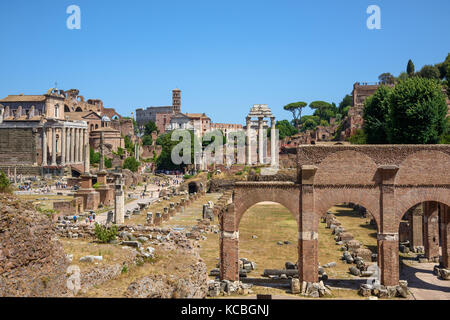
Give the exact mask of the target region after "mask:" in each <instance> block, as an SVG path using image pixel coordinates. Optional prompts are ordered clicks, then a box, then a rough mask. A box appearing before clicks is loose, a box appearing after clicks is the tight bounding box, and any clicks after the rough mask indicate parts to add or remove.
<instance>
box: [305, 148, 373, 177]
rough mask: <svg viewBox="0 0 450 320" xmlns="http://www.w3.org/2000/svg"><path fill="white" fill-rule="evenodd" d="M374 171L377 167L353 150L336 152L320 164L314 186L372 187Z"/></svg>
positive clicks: (366, 156)
mask: <svg viewBox="0 0 450 320" xmlns="http://www.w3.org/2000/svg"><path fill="white" fill-rule="evenodd" d="M376 171H377V165H376V163H375V162H374V161H373V160H372V159H371V158H370V157H369V156H368V155H366V154H364V153H362V152H359V151H354V150H344V151H338V152H334V153H331V154H330V155H329V156H327V157H326V158H325V159H323V160H322V161H321V162H320V164H319V166H318V169H317V172H316V174H315V178H314V184H315V185H318V184H323V185H368V184H369V185H372V184H375V175H376Z"/></svg>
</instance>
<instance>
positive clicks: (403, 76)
mask: <svg viewBox="0 0 450 320" xmlns="http://www.w3.org/2000/svg"><path fill="white" fill-rule="evenodd" d="M412 76H414V75H412ZM409 77H410V76H409V75H408V73H406V72H402V73H400V75H399V76H398V77H397V80H398V81H403V80H406V79H408V78H409Z"/></svg>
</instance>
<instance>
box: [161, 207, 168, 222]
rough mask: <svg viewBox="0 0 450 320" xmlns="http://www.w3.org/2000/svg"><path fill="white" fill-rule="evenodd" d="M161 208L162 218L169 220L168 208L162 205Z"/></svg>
mask: <svg viewBox="0 0 450 320" xmlns="http://www.w3.org/2000/svg"><path fill="white" fill-rule="evenodd" d="M163 210H164V211H163V215H162V219H163V221H167V220H169V208H167V207H164V209H163Z"/></svg>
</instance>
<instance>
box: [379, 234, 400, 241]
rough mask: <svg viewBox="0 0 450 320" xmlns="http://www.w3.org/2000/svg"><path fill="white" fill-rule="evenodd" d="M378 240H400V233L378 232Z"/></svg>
mask: <svg viewBox="0 0 450 320" xmlns="http://www.w3.org/2000/svg"><path fill="white" fill-rule="evenodd" d="M377 240H383V241H398V233H377Z"/></svg>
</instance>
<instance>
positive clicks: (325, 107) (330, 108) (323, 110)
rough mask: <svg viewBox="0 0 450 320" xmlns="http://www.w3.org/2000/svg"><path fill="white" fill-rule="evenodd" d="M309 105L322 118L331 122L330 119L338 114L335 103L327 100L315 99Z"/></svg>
mask: <svg viewBox="0 0 450 320" xmlns="http://www.w3.org/2000/svg"><path fill="white" fill-rule="evenodd" d="M309 107H310V108H311V109H313V110H314V115H315V116H318V117H319V119H320V120H326V121H327V122H330V119H331V118H333V117H335V116H336V112H337V108H336V105H335V104H330V103H328V102H325V101H313V102H311V103H310V104H309ZM319 122H320V121H319Z"/></svg>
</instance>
